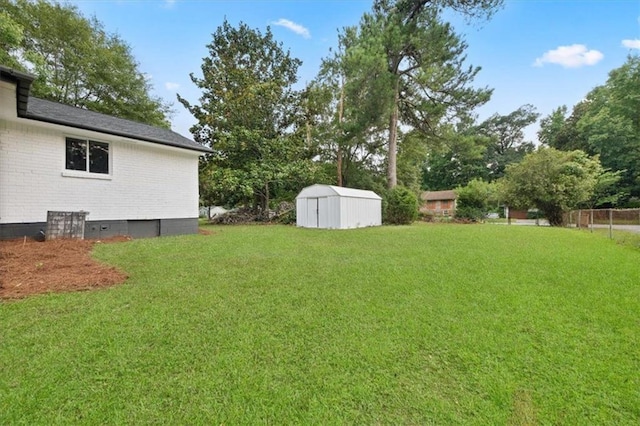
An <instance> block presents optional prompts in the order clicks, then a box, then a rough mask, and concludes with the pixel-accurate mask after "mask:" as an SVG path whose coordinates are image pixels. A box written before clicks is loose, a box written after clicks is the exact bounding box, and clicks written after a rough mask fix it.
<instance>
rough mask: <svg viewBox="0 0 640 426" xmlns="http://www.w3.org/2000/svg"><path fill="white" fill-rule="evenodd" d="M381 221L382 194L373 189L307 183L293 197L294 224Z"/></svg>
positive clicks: (321, 225)
mask: <svg viewBox="0 0 640 426" xmlns="http://www.w3.org/2000/svg"><path fill="white" fill-rule="evenodd" d="M381 223H382V198H380V196H379V195H378V194H376V193H375V192H373V191H365V190H362V189H354V188H343V187H340V186H332V185H311V186H308V187H306V188H304V189H303V190H302V191H300V194H298V196H297V197H296V225H298V226H301V227H303V228H325V229H350V228H364V227H366V226H380V225H381Z"/></svg>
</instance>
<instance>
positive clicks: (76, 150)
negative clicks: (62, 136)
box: [65, 138, 87, 171]
mask: <svg viewBox="0 0 640 426" xmlns="http://www.w3.org/2000/svg"><path fill="white" fill-rule="evenodd" d="M65 167H66V169H67V170H84V171H86V170H87V142H86V141H83V140H80V139H72V138H67V155H66V165H65Z"/></svg>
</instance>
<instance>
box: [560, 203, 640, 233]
mask: <svg viewBox="0 0 640 426" xmlns="http://www.w3.org/2000/svg"><path fill="white" fill-rule="evenodd" d="M565 223H566V224H567V226H569V227H575V228H584V229H590V230H591V231H592V232H593V230H594V229H608V231H609V237H610V238H613V232H614V231H616V230H618V231H624V232H635V233H640V209H584V210H572V211H570V212H569V213H567V214H566V216H565Z"/></svg>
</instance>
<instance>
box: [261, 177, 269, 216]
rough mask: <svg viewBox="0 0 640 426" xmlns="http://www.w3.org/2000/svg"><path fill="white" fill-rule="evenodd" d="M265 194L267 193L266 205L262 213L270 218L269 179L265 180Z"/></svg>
mask: <svg viewBox="0 0 640 426" xmlns="http://www.w3.org/2000/svg"><path fill="white" fill-rule="evenodd" d="M264 194H265V202H264V203H265V206H264V209H263V210H262V214H263V215H264V217H265V219H267V220H269V219H270V218H269V181H267V182H265V184H264Z"/></svg>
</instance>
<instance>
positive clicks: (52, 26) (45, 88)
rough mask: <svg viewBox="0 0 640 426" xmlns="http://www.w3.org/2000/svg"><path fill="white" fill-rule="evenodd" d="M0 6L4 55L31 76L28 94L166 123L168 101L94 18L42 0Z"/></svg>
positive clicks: (12, 0) (2, 1)
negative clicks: (155, 89)
mask: <svg viewBox="0 0 640 426" xmlns="http://www.w3.org/2000/svg"><path fill="white" fill-rule="evenodd" d="M0 10H2V11H3V12H2V13H0V31H1V32H0V34H1V36H2V38H1V39H0V43H1V44H3V45H4V46H9V49H7V48H6V47H5V51H4V52H3V55H9V56H10V58H11V60H12V63H13V64H14V65H15V64H16V63H17V64H19V65H21V68H23V69H26V70H28V71H29V72H31V73H33V74H35V76H36V77H37V78H36V80H35V81H34V83H33V86H32V92H31V93H32V95H34V96H37V97H40V98H44V99H49V100H52V101H56V102H61V103H65V104H69V105H73V106H77V107H81V108H87V109H90V110H93V111H97V112H102V113H105V114H110V115H114V116H117V117H122V118H127V119H131V120H135V121H139V122H143V123H148V124H152V125H157V126H164V127H169V122H168V121H167V115H168V114H169V113H170V112H171V109H170V105H168V104H166V103H164V102H163V101H162V100H161V99H160V98H158V97H154V96H152V95H151V94H150V92H151V90H152V87H151V85H150V83H149V82H148V80H147V78H146V76H145V75H144V74H143V73H142V72H141V71H140V70H139V68H138V63H137V62H136V60H135V58H134V57H133V55H132V53H131V48H130V47H129V45H127V44H126V43H125V42H124V41H123V40H122V39H121V38H120V37H119V36H118V35H115V34H109V33H107V32H106V31H105V29H104V27H103V25H102V24H101V23H100V22H99V21H98V20H97V19H96V18H92V19H87V18H85V17H84V16H82V14H81V13H80V12H79V11H78V9H77V8H76V7H75V6H72V5H69V4H60V3H56V2H48V1H44V0H37V1H28V0H0ZM10 64H11V63H10Z"/></svg>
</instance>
